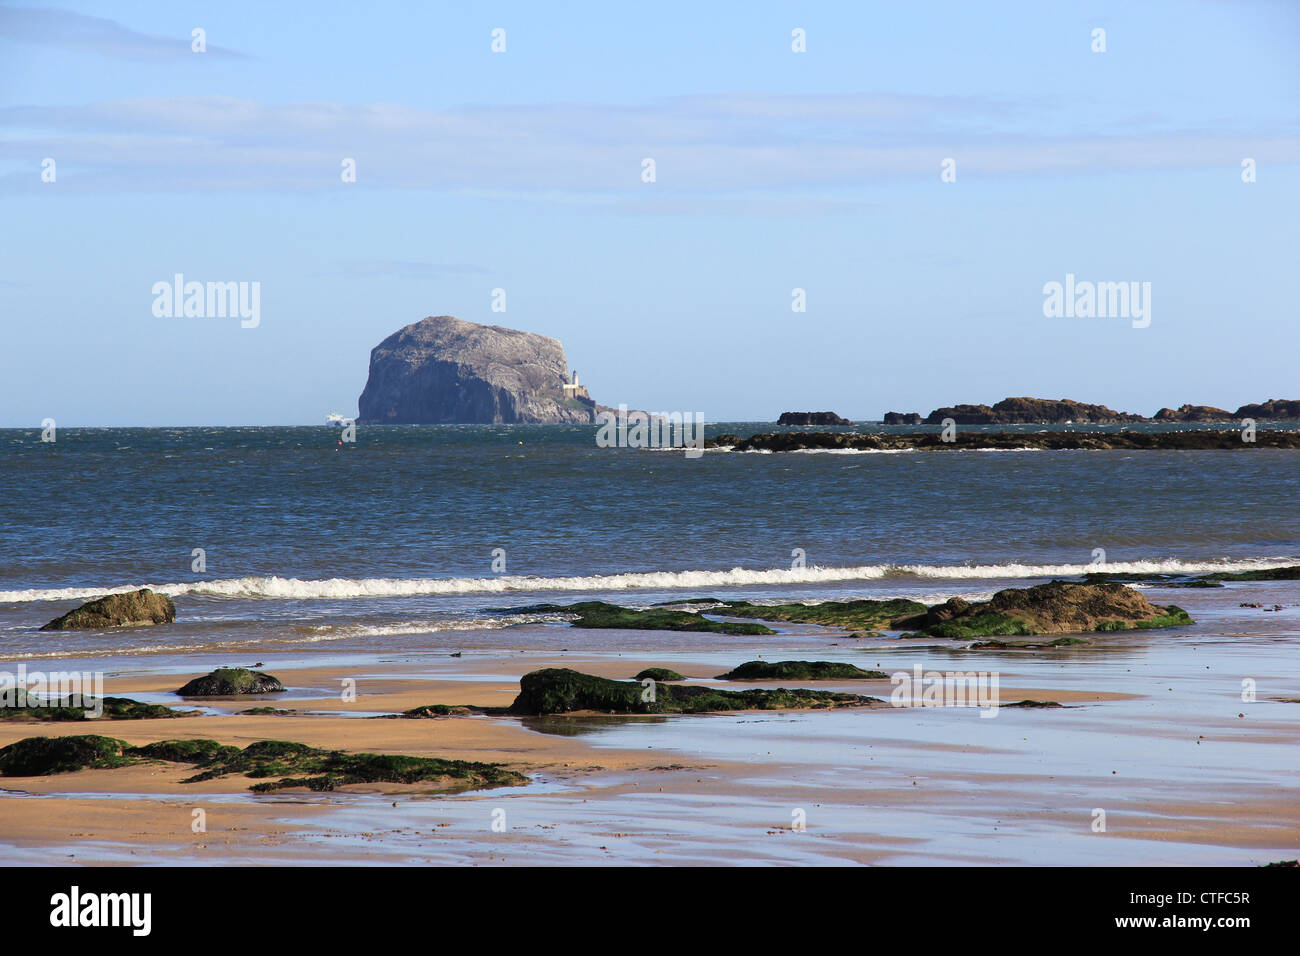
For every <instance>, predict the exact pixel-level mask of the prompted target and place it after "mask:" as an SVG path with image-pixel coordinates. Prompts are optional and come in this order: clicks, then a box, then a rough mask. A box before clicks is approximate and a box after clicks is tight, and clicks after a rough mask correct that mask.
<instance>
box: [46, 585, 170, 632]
mask: <svg viewBox="0 0 1300 956" xmlns="http://www.w3.org/2000/svg"><path fill="white" fill-rule="evenodd" d="M174 620H176V605H175V604H173V603H172V601H171V598H169V597H167V596H166V595H165V594H158V593H157V592H156V591H151V590H149V588H141V589H140V590H138V591H129V592H127V593H125V594H106V595H105V596H104V597H102V598H95V600H93V601H87V602H86V603H85V604H83V605H81V607H79V608H76V609H75V610H72V611H69V612H68V613H67V614H64V615H63V616H62V617H56V618H55V619H54V620H52V621H50V623H48V624H46V625H44V626H43V627H42V628H41V630H42V631H98V630H103V629H105V628H110V627H145V626H148V625H152V624H170V623H171V622H172V621H174Z"/></svg>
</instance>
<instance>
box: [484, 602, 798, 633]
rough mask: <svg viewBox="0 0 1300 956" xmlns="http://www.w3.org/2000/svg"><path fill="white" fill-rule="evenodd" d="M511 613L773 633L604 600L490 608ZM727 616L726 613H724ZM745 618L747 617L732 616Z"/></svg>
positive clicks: (650, 627)
mask: <svg viewBox="0 0 1300 956" xmlns="http://www.w3.org/2000/svg"><path fill="white" fill-rule="evenodd" d="M492 610H495V611H501V612H506V613H511V614H538V613H546V612H555V613H560V614H573V615H576V617H575V619H574V621H573V626H574V627H587V628H614V629H622V630H638V631H707V632H710V633H714V634H775V633H776V632H775V631H774V630H772V629H771V628H770V627H764V626H763V625H762V624H744V623H739V622H736V621H710V620H709V619H708V618H706V617H705V616H704V615H702V614H698V613H696V612H694V611H674V610H670V609H668V608H662V607H653V608H648V609H646V610H638V609H636V608H628V607H619V606H618V605H617V604H606V603H605V602H604V601H579V602H578V603H577V604H531V605H529V606H528V607H516V608H493V609H492ZM728 613H729V612H728ZM736 616H737V617H747V616H749V615H744V614H740V615H736Z"/></svg>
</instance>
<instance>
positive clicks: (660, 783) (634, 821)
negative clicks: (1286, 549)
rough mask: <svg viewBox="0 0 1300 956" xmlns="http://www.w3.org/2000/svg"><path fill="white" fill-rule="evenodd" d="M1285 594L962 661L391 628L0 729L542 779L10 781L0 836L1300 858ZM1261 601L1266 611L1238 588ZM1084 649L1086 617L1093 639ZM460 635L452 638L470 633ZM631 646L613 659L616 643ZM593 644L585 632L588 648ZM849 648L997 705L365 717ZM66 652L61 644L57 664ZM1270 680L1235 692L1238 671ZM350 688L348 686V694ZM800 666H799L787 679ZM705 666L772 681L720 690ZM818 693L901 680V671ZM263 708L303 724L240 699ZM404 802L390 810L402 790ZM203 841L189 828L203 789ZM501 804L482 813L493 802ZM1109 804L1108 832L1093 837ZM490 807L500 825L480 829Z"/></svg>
mask: <svg viewBox="0 0 1300 956" xmlns="http://www.w3.org/2000/svg"><path fill="white" fill-rule="evenodd" d="M1295 595H1296V590H1295V585H1294V584H1286V583H1283V584H1269V585H1263V584H1251V585H1232V586H1230V587H1227V588H1223V589H1215V590H1213V591H1196V592H1193V591H1178V592H1176V593H1175V592H1174V591H1172V590H1160V589H1154V588H1153V589H1151V592H1150V596H1151V597H1152V599H1153V600H1158V601H1162V602H1164V603H1169V602H1174V603H1178V604H1180V605H1181V606H1183V607H1185V608H1186V609H1187V610H1188V611H1189V612H1190V613H1191V614H1192V616H1193V617H1194V618H1196V620H1197V622H1198V623H1197V624H1196V625H1194V626H1193V627H1191V628H1185V629H1179V630H1175V631H1153V632H1136V633H1123V634H1112V635H1097V636H1096V638H1095V644H1094V645H1093V646H1091V647H1087V648H1076V649H1069V650H1055V651H1000V650H999V651H980V652H972V651H962V650H957V649H954V648H953V647H952V646H951V645H950V644H946V643H945V644H939V645H925V644H918V643H913V642H906V641H899V640H897V639H894V638H892V637H886V638H878V639H868V640H857V641H849V640H846V639H845V634H844V633H843V632H835V631H825V630H821V629H818V628H812V627H799V628H790V629H789V633H783V634H780V635H776V636H772V637H764V638H761V639H759V640H756V639H754V638H744V639H735V638H729V637H725V636H719V635H710V634H698V633H697V634H691V633H688V632H674V633H658V632H618V633H617V634H615V635H613V636H611V634H610V632H604V633H603V634H601V635H599V636H600V637H601V639H602V640H601V641H596V640H595V639H594V638H593V637H592V635H591V634H590V633H588V634H586V635H583V634H581V632H579V631H577V630H571V631H568V630H566V632H565V633H566V634H569V633H571V634H572V636H573V640H572V641H564V642H563V643H564V644H565V646H567V645H569V644H571V645H572V647H573V648H575V650H571V651H564V652H560V651H556V650H549V649H548V650H545V651H538V650H536V648H537V647H538V646H544V647H551V646H553V645H554V644H555V641H556V631H555V628H554V627H550V628H543V627H540V626H525V627H519V628H512V629H509V630H507V631H496V632H493V633H492V634H491V635H490V637H483V636H482V635H480V638H481V643H479V644H478V645H475V644H473V640H474V638H473V636H472V635H456V636H455V638H456V640H457V641H459V643H457V645H456V646H458V647H464V648H465V649H464V650H463V656H462V657H456V658H453V657H450V656H449V654H447V653H446V652H445V651H442V650H440V649H438V647H439V646H440V645H439V644H435V640H436V641H438V642H444V641H446V640H447V639H448V636H447V634H445V633H444V634H438V635H436V638H431V639H430V640H429V642H428V644H429V649H424V650H422V649H419V648H416V647H412V646H409V645H408V646H406V647H404V648H403V649H401V650H400V652H393V651H391V650H384V651H379V650H376V649H373V648H372V649H369V650H355V649H339V648H332V649H324V650H318V651H307V650H295V651H292V652H284V653H279V652H277V653H274V654H272V653H268V654H267V655H265V656H263V657H262V658H261V660H262V661H263V662H264V666H263V667H262V668H261V669H262V670H265V671H268V672H270V673H273V674H275V675H276V676H278V677H280V678H281V680H282V681H283V682H284V683H285V685H286V687H288V688H289V690H288V691H287V692H285V693H283V694H273V695H265V696H261V697H256V698H246V699H241V700H239V701H211V700H209V701H194V702H191V704H192V705H193V706H198V707H200V708H201V709H202V715H201V716H196V717H187V718H178V719H170V720H147V721H112V722H109V721H104V722H101V723H60V724H35V723H14V722H9V721H6V722H4V723H2V724H0V745H4V744H8V743H11V742H12V741H14V740H17V739H20V738H22V737H27V736H38V735H54V734H76V733H100V734H106V735H109V736H114V737H120V738H122V739H124V740H127V741H128V742H131V743H144V742H148V741H154V740H160V739H168V738H193V737H210V738H214V739H216V740H219V741H221V742H223V743H228V744H238V745H241V746H243V745H246V744H248V743H250V742H252V741H255V740H260V739H282V740H294V741H299V742H302V743H306V744H310V745H312V746H317V747H327V748H331V749H346V750H350V751H381V752H393V753H406V754H413V755H420V756H440V757H450V758H457V759H468V760H479V761H489V762H500V763H505V764H508V765H509V766H511V767H513V768H515V769H518V770H520V771H522V772H525V773H527V774H528V775H529V777H530V779H531V781H532V782H531V783H530V784H529V785H528V786H525V787H517V788H502V789H496V790H488V791H479V792H473V793H459V794H439V793H437V792H436V791H431V790H430V789H429V788H428V787H427V786H418V785H417V786H409V787H408V786H399V785H387V784H385V785H366V786H356V787H348V788H344V789H343V790H340V791H335V792H333V793H327V794H317V793H310V792H307V791H280V792H277V793H274V794H252V793H249V792H248V791H247V787H248V785H249V783H250V782H251V781H249V780H247V779H245V778H242V777H237V776H236V777H226V778H222V779H219V780H215V781H208V782H205V783H202V784H182V783H180V780H181V779H182V778H184V777H185V776H188V775H189V773H190V772H191V771H190V770H189V768H186V767H172V766H166V765H159V766H135V767H129V768H123V769H118V770H96V771H83V772H80V773H73V774H61V775H56V776H51V777H44V778H12V777H11V778H3V779H0V785H2V786H3V787H4V788H5V789H4V792H3V794H2V795H0V800H3V803H0V807H2V808H3V812H0V845H4V846H5V847H6V850H5V852H6V859H9V860H10V861H12V862H33V863H42V862H44V863H66V862H72V863H131V862H169V863H200V862H209V863H242V862H254V863H257V862H261V863H270V862H294V861H296V862H309V861H310V862H340V863H367V862H417V861H418V862H436V863H492V864H498V863H505V864H555V865H564V864H578V863H598V862H606V861H611V862H621V863H660V862H662V863H676V864H697V863H698V864H705V863H742V864H743V863H811V862H820V863H843V862H860V863H882V864H915V863H929V864H934V863H940V864H964V863H999V862H1007V863H1031V864H1070V863H1082V864H1107V863H1115V864H1158V863H1225V864H1238V865H1250V864H1258V863H1262V862H1268V861H1270V860H1276V859H1283V858H1293V857H1295V856H1297V852H1298V850H1300V799H1297V797H1300V794H1298V793H1297V783H1296V781H1295V774H1294V768H1295V760H1294V747H1295V743H1296V740H1297V731H1300V704H1295V703H1286V702H1284V700H1285V699H1290V698H1300V668H1297V667H1296V666H1295V664H1294V660H1295V653H1296V649H1297V643H1300V607H1298V606H1297V603H1296V597H1295ZM1241 602H1258V603H1262V604H1265V605H1266V606H1268V607H1271V606H1272V605H1274V604H1282V605H1284V609H1283V610H1282V611H1280V612H1269V613H1262V612H1261V611H1260V610H1259V609H1248V608H1240V607H1238V604H1239V603H1241ZM1091 639H1093V638H1091V637H1090V640H1091ZM466 642H468V643H466ZM616 644H617V645H619V646H621V647H622V650H621V651H619V650H614V649H612V648H613V647H614V645H616ZM602 647H603V648H604V650H601V649H600V648H602ZM759 647H761V653H762V656H763V657H765V658H766V659H768V660H782V659H825V660H844V661H850V662H852V663H855V664H858V665H859V666H862V667H868V668H878V669H881V670H885V671H887V672H891V673H892V672H895V671H903V670H906V671H910V670H911V669H912V667H913V666H914V665H916V664H920V665H921V666H922V667H923V668H925V669H926V670H939V671H952V670H962V671H969V670H979V671H996V672H998V673H999V675H1000V684H1001V686H1000V690H1001V700H1002V702H1003V703H1009V702H1013V701H1017V700H1020V699H1023V698H1030V699H1037V700H1053V701H1057V702H1059V703H1061V704H1064V705H1066V706H1065V707H1062V708H1059V709H1051V710H1021V709H1003V710H1000V711H999V712H998V713H997V716H996V717H994V718H991V719H990V718H982V717H980V715H979V711H978V710H976V709H973V708H932V707H923V708H894V707H875V708H870V709H862V710H849V711H809V712H758V713H741V714H720V715H707V716H689V717H682V716H672V717H648V718H607V717H598V716H589V717H575V718H546V719H535V718H523V719H520V718H514V717H497V716H481V715H476V716H467V717H452V718H438V719H372V718H371V716H370V715H373V714H378V713H392V712H397V711H402V710H407V709H410V708H413V707H417V706H420V705H424V704H433V703H444V704H473V705H478V706H488V707H501V706H505V705H508V704H509V703H510V702H511V701H512V700H513V698H514V696H515V694H516V693H517V691H518V678H519V676H520V675H521V674H523V673H526V672H527V671H529V670H534V669H536V668H538V667H545V666H564V667H572V668H575V669H577V670H581V671H584V672H588V673H594V674H600V675H602V676H607V677H614V678H630V677H631V676H632V675H633V674H635V673H636V672H637V671H639V670H640V669H642V668H643V667H647V666H668V667H672V668H674V669H676V670H678V671H680V672H681V673H683V674H684V675H686V676H687V677H689V678H692V679H696V680H710V679H711V678H712V677H713V676H714V675H716V674H718V673H721V672H722V671H724V670H727V669H729V668H730V667H733V666H735V665H736V664H739V663H741V662H742V661H744V660H749V659H753V658H754V657H756V656H758V654H757V653H755V650H756V648H759ZM232 663H243V664H248V663H251V661H231V660H230V659H228V658H226V657H217V656H214V655H212V654H210V653H195V654H151V655H139V656H120V657H112V656H108V657H103V656H98V657H95V658H93V659H90V660H89V661H87V667H88V668H90V669H96V670H104V671H105V672H106V675H107V676H106V691H107V693H109V694H112V695H118V696H130V697H134V698H136V699H141V700H149V701H156V702H160V703H167V704H169V705H171V706H186V704H185V703H184V702H182V701H180V700H179V699H178V698H176V697H175V695H174V694H172V693H171V691H173V690H174V689H175V688H176V687H178V686H179V685H180V684H181V683H183V681H184V680H185V679H188V678H189V677H191V676H195V675H197V674H200V673H204V672H206V671H207V670H210V669H211V668H212V667H215V666H218V665H228V664H232ZM60 666H66V667H68V668H72V667H75V666H77V665H76V662H72V661H61V662H60ZM1245 678H1251V679H1253V680H1255V681H1256V683H1257V699H1256V700H1255V701H1254V702H1243V701H1242V699H1241V697H1242V681H1243V679H1245ZM347 680H355V681H356V691H357V699H356V700H355V701H346V700H342V699H340V691H341V689H342V688H343V687H344V684H343V682H344V681H347ZM791 683H799V682H791ZM719 686H725V687H747V686H775V684H773V683H771V682H769V683H766V684H749V683H731V682H719ZM806 686H816V687H819V688H825V689H831V690H849V691H856V692H859V693H864V694H870V695H873V696H876V697H881V698H888V697H889V694H890V690H891V687H890V683H889V682H888V681H880V680H876V681H829V682H817V683H816V684H808V685H806ZM254 706H273V707H277V708H283V709H286V710H291V711H295V712H296V713H295V715H294V716H284V717H281V716H251V715H240V714H238V713H237V711H239V710H242V709H246V708H248V707H254ZM394 804H396V806H394ZM196 808H197V809H202V810H204V812H205V814H206V823H207V830H206V832H201V833H194V832H193V830H192V827H191V823H192V820H193V811H194V809H196ZM497 810H500V811H504V814H503V815H502V814H494V812H493V811H497ZM1097 810H1104V811H1105V820H1106V829H1105V831H1104V832H1098V831H1096V830H1095V829H1094V825H1095V824H1094V821H1095V820H1096V819H1097V814H1096V811H1097ZM494 823H495V824H496V825H497V828H496V829H494V828H493V825H494Z"/></svg>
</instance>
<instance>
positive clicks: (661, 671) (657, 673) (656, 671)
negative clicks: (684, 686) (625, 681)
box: [636, 667, 686, 680]
mask: <svg viewBox="0 0 1300 956" xmlns="http://www.w3.org/2000/svg"><path fill="white" fill-rule="evenodd" d="M636 679H637V680H686V678H685V677H683V676H682V675H681V674H679V673H677V672H676V671H675V670H670V669H668V668H667V667H647V668H646V669H645V670H643V671H642V672H641V673H639V674H637V675H636Z"/></svg>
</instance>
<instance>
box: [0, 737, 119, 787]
mask: <svg viewBox="0 0 1300 956" xmlns="http://www.w3.org/2000/svg"><path fill="white" fill-rule="evenodd" d="M129 750H130V745H129V744H127V742H126V741H125V740H118V739H117V738H116V737H101V736H100V735H98V734H80V735H72V736H68V737H24V738H23V739H22V740H19V741H15V742H14V743H12V744H10V745H9V746H7V747H0V777H44V776H46V775H47V774H52V773H72V772H74V771H77V770H87V769H90V770H99V769H103V768H106V767H125V766H128V765H129V764H133V763H136V759H135V758H134V757H132V756H129Z"/></svg>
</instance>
